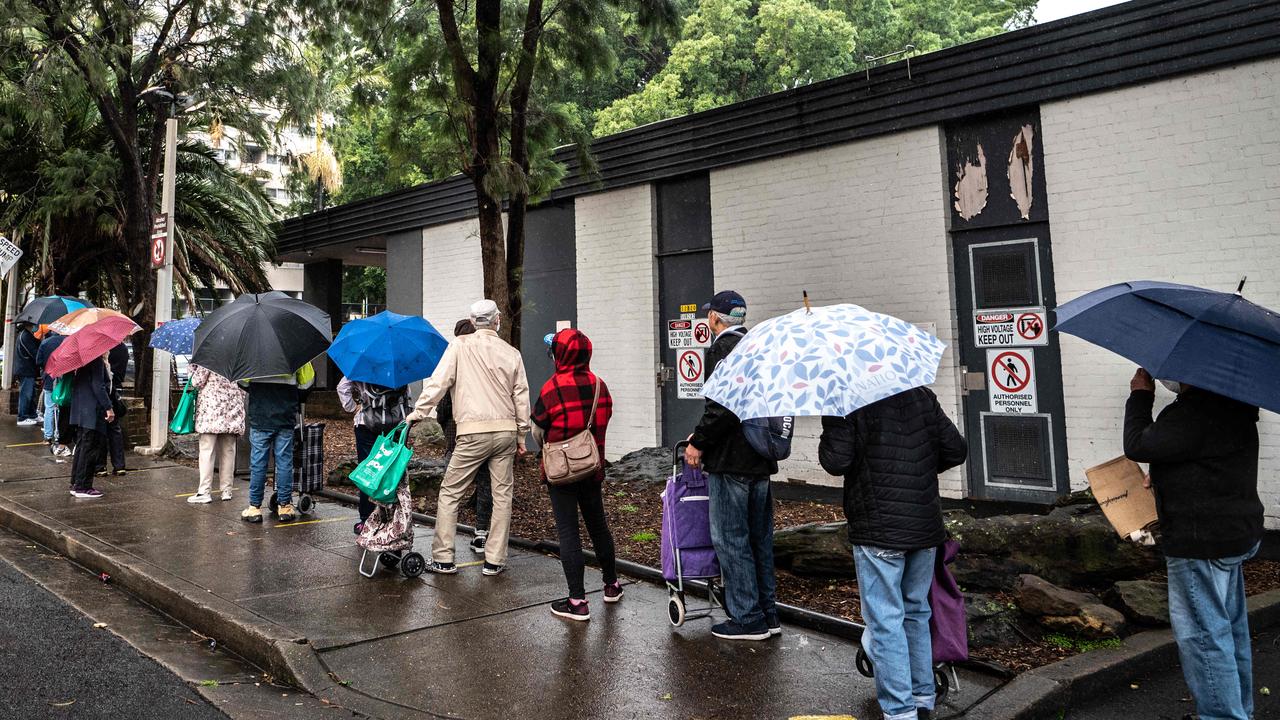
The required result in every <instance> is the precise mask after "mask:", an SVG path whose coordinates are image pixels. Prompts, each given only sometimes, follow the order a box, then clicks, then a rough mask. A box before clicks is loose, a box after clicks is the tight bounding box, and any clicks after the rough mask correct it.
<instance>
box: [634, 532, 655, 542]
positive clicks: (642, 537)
mask: <svg viewBox="0 0 1280 720" xmlns="http://www.w3.org/2000/svg"><path fill="white" fill-rule="evenodd" d="M631 539H632V540H634V541H635V542H653V541H654V540H657V539H658V533H656V532H654V531H652V530H645V531H643V532H638V533H636V534H635V535H632V536H631Z"/></svg>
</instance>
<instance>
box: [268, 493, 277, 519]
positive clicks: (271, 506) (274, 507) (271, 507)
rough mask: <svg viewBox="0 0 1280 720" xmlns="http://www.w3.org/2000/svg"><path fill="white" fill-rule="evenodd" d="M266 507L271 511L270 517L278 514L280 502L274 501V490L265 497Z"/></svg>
mask: <svg viewBox="0 0 1280 720" xmlns="http://www.w3.org/2000/svg"><path fill="white" fill-rule="evenodd" d="M267 509H269V510H270V511H271V517H275V516H276V515H279V514H280V503H278V502H276V494H275V493H274V492H272V493H271V496H270V497H268V498H267Z"/></svg>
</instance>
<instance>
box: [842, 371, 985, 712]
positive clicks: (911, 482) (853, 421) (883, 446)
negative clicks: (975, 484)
mask: <svg viewBox="0 0 1280 720" xmlns="http://www.w3.org/2000/svg"><path fill="white" fill-rule="evenodd" d="M968 454H969V448H968V445H967V444H966V443H965V440H964V438H963V437H962V436H961V435H960V431H959V430H957V429H956V426H955V423H953V422H951V419H950V418H948V417H947V415H946V413H944V412H943V411H942V407H941V406H940V405H939V404H938V398H937V397H936V396H935V395H934V394H933V392H932V391H930V390H928V389H926V388H915V389H913V390H907V391H906V392H902V393H899V394H897V395H894V396H892V397H889V398H886V399H884V400H881V401H879V402H876V403H872V404H871V405H868V406H866V407H864V408H861V409H859V410H856V411H854V412H853V413H850V414H849V416H848V417H846V418H840V417H825V418H823V419H822V440H821V442H820V443H819V445H818V461H819V462H820V463H821V464H822V467H823V469H825V470H826V471H827V472H829V473H831V474H832V475H843V476H844V513H845V517H846V518H848V521H849V541H850V543H852V545H853V559H854V564H855V565H856V567H857V571H858V592H859V594H860V599H861V601H862V617H863V619H864V620H866V623H867V630H866V632H865V633H864V634H863V636H862V645H863V647H864V648H865V649H866V651H867V655H868V657H870V658H871V661H872V663H873V664H874V665H875V668H876V676H875V681H876V697H877V699H878V700H879V701H880V708H881V710H882V711H883V712H884V714H885V717H892V718H904V719H907V718H916V717H921V718H927V717H929V716H930V715H931V714H932V711H933V704H934V687H933V650H932V642H931V638H930V636H929V617H930V615H931V612H930V609H929V586H930V584H931V583H932V580H933V567H934V552H935V550H936V548H937V546H939V545H941V544H942V543H943V541H945V540H946V530H945V529H944V528H943V525H942V507H941V504H940V502H939V498H938V474H939V473H941V472H943V471H945V470H949V469H950V468H953V467H956V466H957V465H959V464H961V463H963V462H964V461H965V458H966V457H968Z"/></svg>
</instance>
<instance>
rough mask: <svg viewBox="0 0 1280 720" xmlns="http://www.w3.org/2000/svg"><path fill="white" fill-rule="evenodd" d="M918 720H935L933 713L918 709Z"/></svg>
mask: <svg viewBox="0 0 1280 720" xmlns="http://www.w3.org/2000/svg"><path fill="white" fill-rule="evenodd" d="M916 720H933V711H932V710H926V709H925V708H922V707H918V708H916Z"/></svg>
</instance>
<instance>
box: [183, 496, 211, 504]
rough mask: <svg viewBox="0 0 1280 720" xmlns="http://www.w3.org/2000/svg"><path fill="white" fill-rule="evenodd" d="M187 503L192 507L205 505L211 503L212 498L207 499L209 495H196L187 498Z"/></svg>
mask: <svg viewBox="0 0 1280 720" xmlns="http://www.w3.org/2000/svg"><path fill="white" fill-rule="evenodd" d="M187 502H189V503H191V504H192V505H203V504H205V503H209V502H213V498H211V497H209V493H196V494H195V495H192V496H191V497H189V498H187Z"/></svg>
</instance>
